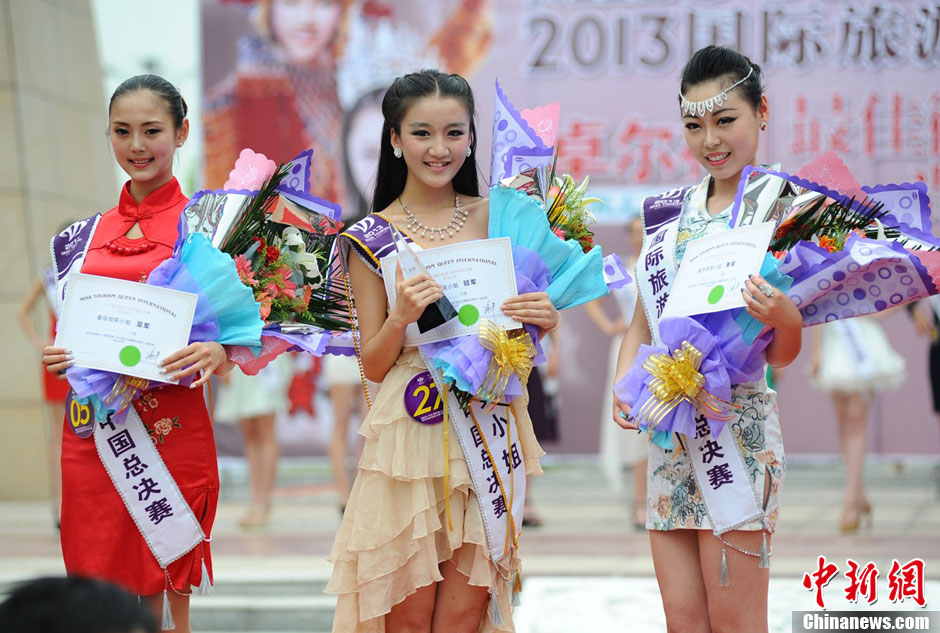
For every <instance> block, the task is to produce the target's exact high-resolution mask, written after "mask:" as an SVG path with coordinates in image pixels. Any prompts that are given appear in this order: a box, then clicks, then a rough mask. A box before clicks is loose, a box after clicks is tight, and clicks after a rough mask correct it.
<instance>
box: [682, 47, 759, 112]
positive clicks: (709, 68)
mask: <svg viewBox="0 0 940 633" xmlns="http://www.w3.org/2000/svg"><path fill="white" fill-rule="evenodd" d="M752 69H753V72H751V70H752ZM749 72H750V73H751V76H750V77H747V75H748V73H749ZM681 77H682V79H681V81H680V83H679V91H680V92H682V93H683V94H684V93H686V92H687V91H688V90H689V89H690V88H691V87H692V86H697V85H699V84H702V83H705V82H707V81H712V80H714V79H720V80H723V81H722V83H723V85H725V86H730V85H731V84H734V83H737V82H738V81H741V80H742V79H744V78H745V77H747V80H746V81H744V82H743V83H742V84H741V85H740V86H738V87H737V88H735V90H740V91H741V96H743V97H744V98H745V100H747V102H748V103H750V104H751V105H752V106H753V107H754V108H757V107H758V106H759V105H760V102H761V97H763V96H764V84H763V81H762V74H761V69H760V66H758V65H757V64H755V63H754V62H752V61H751V60H750V59H748V57H747V56H746V55H743V54H741V53H739V52H738V51H736V50H734V49H733V48H726V47H724V46H706V47H705V48H701V49H699V50H697V51H695V53H694V54H693V55H692V57H691V58H690V59H689V61H688V62H686V64H685V67H684V68H683V69H682V75H681Z"/></svg>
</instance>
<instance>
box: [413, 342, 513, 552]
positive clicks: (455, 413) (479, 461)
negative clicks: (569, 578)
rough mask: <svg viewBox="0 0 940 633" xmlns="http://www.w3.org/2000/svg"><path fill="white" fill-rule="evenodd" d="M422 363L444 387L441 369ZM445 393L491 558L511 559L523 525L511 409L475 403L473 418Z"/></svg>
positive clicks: (471, 407) (435, 380)
mask: <svg viewBox="0 0 940 633" xmlns="http://www.w3.org/2000/svg"><path fill="white" fill-rule="evenodd" d="M422 359H423V360H424V364H425V365H426V366H427V367H428V371H430V372H431V376H432V377H433V378H434V382H435V383H437V385H438V386H439V387H440V385H443V384H445V383H444V382H443V380H442V374H441V372H440V370H438V369H435V368H434V365H433V363H431V362H429V359H428V358H426V357H425V356H424V355H423V354H422ZM448 395H449V397H448V398H447V409H448V413H449V414H450V423H451V428H452V429H453V430H454V432H455V434H456V435H457V441H458V442H459V443H460V448H461V450H462V451H463V456H464V459H466V461H467V468H468V469H469V471H470V481H471V483H472V484H473V492H474V494H476V497H477V503H478V504H479V506H480V512H481V514H482V515H483V528H484V530H485V531H486V541H487V545H488V546H489V551H490V558H491V559H492V560H493V562H494V563H498V562H500V561H502V560H503V558H504V557H505V556H510V555H511V552H512V550H513V546H514V543H515V541H516V540H517V539H518V537H519V534H520V532H521V526H522V510H523V506H524V504H525V486H526V473H525V456H524V455H523V454H522V444H521V443H520V441H519V428H518V426H517V425H516V418H515V415H513V414H512V413H511V410H510V407H509V406H506V405H499V406H497V407H496V408H494V409H490V407H488V406H483V405H482V404H481V403H480V402H477V401H474V402H473V403H472V404H471V405H470V410H471V412H472V415H471V416H467V415H466V414H465V413H464V412H463V409H462V408H461V407H460V404H459V403H458V402H457V398H455V397H454V396H453V394H448ZM445 431H446V429H445ZM446 494H450V491H449V490H448V491H447V493H446ZM510 519H511V521H510ZM507 545H508V547H507ZM507 564H508V559H507Z"/></svg>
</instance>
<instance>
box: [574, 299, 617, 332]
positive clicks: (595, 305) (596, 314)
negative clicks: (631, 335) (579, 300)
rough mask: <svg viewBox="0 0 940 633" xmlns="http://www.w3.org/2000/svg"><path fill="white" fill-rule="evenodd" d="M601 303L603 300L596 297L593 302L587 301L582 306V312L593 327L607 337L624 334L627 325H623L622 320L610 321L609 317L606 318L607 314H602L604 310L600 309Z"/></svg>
mask: <svg viewBox="0 0 940 633" xmlns="http://www.w3.org/2000/svg"><path fill="white" fill-rule="evenodd" d="M603 302H604V298H603V297H598V298H597V299H595V300H594V301H588V302H587V303H585V304H584V311H585V312H587V315H588V317H590V319H591V320H592V321H594V325H596V326H597V328H598V329H599V330H600V331H601V332H603V333H604V334H606V335H607V336H613V335H615V334H621V333H624V332H626V331H627V324H626V323H624V321H623V319H617V320H616V321H611V319H610V317H608V316H607V313H606V312H604V308H603V307H601V304H602V303H603Z"/></svg>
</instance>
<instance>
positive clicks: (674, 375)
mask: <svg viewBox="0 0 940 633" xmlns="http://www.w3.org/2000/svg"><path fill="white" fill-rule="evenodd" d="M701 366H702V352H700V351H698V349H696V348H695V346H693V345H692V344H691V343H689V342H688V341H682V345H681V346H680V347H679V349H677V350H675V351H673V353H672V355H671V356H670V355H669V354H652V355H650V357H649V358H647V359H646V362H644V363H643V369H645V370H646V371H648V372H649V373H650V375H651V376H652V377H653V379H652V380H650V381H649V384H648V385H647V389H649V391H650V393H651V394H652V396H653V397H651V398H650V399H649V400H647V401H646V402H645V403H643V406H642V407H640V410H639V411H638V412H637V414H636V420H637V422H640V421H642V420H646V421H648V423H649V424H648V426H649V430H653V429H654V428H656V426H657V425H658V424H659V423H660V422H662V421H663V418H665V417H666V416H667V415H668V414H669V413H670V412H671V411H672V410H673V409H675V408H676V407H677V406H679V405H680V404H681V403H683V402H689V403H691V404H692V406H694V407H695V410H696V411H698V412H699V413H701V414H703V415H705V417H707V418H710V419H712V420H719V421H723V422H727V421H728V420H730V419H731V416H730V415H728V414H727V411H726V408H727V407H729V406H732V405H731V403H730V402H725V401H724V400H721V399H720V398H716V397H715V396H713V395H712V394H710V393H708V392H707V391H705V390H704V389H703V388H702V385H704V384H705V376H703V375H702V374H701V373H700V372H699V367H701Z"/></svg>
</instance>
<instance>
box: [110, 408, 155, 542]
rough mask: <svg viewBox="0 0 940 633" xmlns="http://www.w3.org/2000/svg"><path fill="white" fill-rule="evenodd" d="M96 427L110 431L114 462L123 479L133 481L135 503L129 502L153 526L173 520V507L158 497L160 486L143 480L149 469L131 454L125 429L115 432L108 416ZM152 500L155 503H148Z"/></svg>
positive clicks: (145, 478)
mask: <svg viewBox="0 0 940 633" xmlns="http://www.w3.org/2000/svg"><path fill="white" fill-rule="evenodd" d="M99 426H100V427H101V431H100V432H108V431H110V434H109V435H108V436H107V440H106V442H107V445H108V448H109V449H110V450H111V454H112V455H113V456H114V458H115V459H120V460H121V463H122V464H123V466H124V478H125V479H129V480H130V479H133V480H134V481H135V482H136V483H133V484H132V485H131V488H133V490H134V491H135V493H136V496H137V499H136V500H134V499H130V500H129V501H130V502H131V503H134V504H135V505H139V506H140V507H141V508H143V512H144V513H146V516H147V518H148V520H149V521H150V522H151V523H152V524H153V525H159V524H160V523H161V522H162V521H163V520H164V519H165V518H167V517H170V516H173V508H172V506H171V505H170V503H169V502H168V501H167V498H166V497H165V496H161V495H160V493H161V492H162V491H161V490H160V484H158V483H157V482H156V481H154V480H153V479H152V478H150V477H147V476H146V471H147V469H148V468H150V466H149V465H148V464H146V463H144V462H143V461H142V460H141V459H140V457H138V455H137V454H136V453H135V452H134V450H135V449H136V448H137V445H136V444H135V443H134V440H133V438H132V437H131V434H130V432H129V431H128V430H127V429H121V430H118V429H117V428H115V426H114V423H113V422H112V421H111V417H110V416H109V417H108V419H107V420H105V421H103V422H99ZM151 497H154V499H153V500H151Z"/></svg>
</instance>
